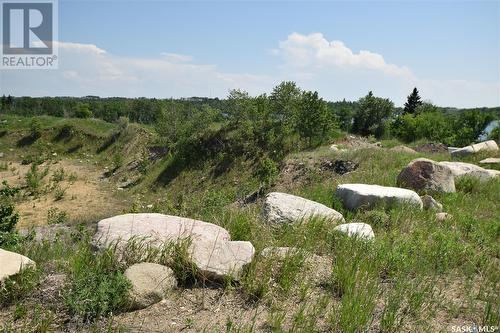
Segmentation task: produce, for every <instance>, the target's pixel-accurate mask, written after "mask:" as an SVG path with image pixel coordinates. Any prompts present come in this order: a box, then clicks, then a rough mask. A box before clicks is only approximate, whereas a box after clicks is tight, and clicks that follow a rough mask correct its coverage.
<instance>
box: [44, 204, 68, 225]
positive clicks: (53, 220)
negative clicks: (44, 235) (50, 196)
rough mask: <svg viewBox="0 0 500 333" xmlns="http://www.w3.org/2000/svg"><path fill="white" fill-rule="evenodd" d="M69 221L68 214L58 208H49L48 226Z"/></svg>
mask: <svg viewBox="0 0 500 333" xmlns="http://www.w3.org/2000/svg"><path fill="white" fill-rule="evenodd" d="M67 221H68V213H66V212H65V211H64V210H60V209H59V208H57V207H52V208H49V210H48V211H47V224H63V223H66V222H67Z"/></svg>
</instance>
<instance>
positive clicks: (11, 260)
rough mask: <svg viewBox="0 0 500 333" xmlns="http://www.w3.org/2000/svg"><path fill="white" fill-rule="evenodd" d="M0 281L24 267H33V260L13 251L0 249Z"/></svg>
mask: <svg viewBox="0 0 500 333" xmlns="http://www.w3.org/2000/svg"><path fill="white" fill-rule="evenodd" d="M0 263H1V264H0V283H1V282H3V281H5V279H7V278H9V277H11V276H13V275H16V274H18V273H19V272H20V271H22V270H23V269H25V268H28V267H35V262H34V261H33V260H31V259H30V258H28V257H25V256H23V255H20V254H18V253H15V252H10V251H6V250H2V249H0Z"/></svg>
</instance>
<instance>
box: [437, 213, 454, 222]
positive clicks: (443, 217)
mask: <svg viewBox="0 0 500 333" xmlns="http://www.w3.org/2000/svg"><path fill="white" fill-rule="evenodd" d="M451 218H452V216H451V215H450V214H448V213H445V212H441V213H436V220H438V221H439V222H443V221H446V220H449V219H451Z"/></svg>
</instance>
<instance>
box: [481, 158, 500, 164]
mask: <svg viewBox="0 0 500 333" xmlns="http://www.w3.org/2000/svg"><path fill="white" fill-rule="evenodd" d="M479 163H481V164H500V158H497V157H490V158H485V159H484V160H481V161H479Z"/></svg>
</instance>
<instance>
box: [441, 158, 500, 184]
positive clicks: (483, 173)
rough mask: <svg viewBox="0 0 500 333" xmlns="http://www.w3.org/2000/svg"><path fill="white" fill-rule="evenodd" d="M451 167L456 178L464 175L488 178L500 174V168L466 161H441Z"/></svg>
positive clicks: (481, 178)
mask: <svg viewBox="0 0 500 333" xmlns="http://www.w3.org/2000/svg"><path fill="white" fill-rule="evenodd" d="M439 164H441V165H445V166H447V167H448V168H450V169H451V172H452V173H453V176H454V177H455V178H457V177H462V176H471V177H477V178H479V179H480V180H488V179H491V178H494V177H496V176H498V175H499V174H500V171H498V170H491V169H484V168H481V167H480V166H478V165H475V164H471V163H464V162H439Z"/></svg>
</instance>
